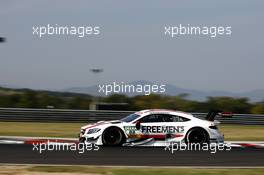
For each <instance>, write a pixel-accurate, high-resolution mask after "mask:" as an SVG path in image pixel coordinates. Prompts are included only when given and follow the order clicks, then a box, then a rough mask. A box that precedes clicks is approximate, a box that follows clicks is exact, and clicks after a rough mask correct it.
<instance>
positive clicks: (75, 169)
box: [27, 166, 264, 175]
mask: <svg viewBox="0 0 264 175" xmlns="http://www.w3.org/2000/svg"><path fill="white" fill-rule="evenodd" d="M27 170H28V171H31V172H32V171H33V172H45V173H47V172H48V173H59V172H67V173H88V174H111V175H137V174H140V175H153V174H159V175H173V174H175V175H179V174H184V175H248V174H250V175H263V174H264V168H259V169H258V168H256V169H238V168H237V169H228V168H223V169H222V168H221V169H219V168H218V169H212V168H138V167H137V168H133V167H131V168H118V167H115V168H114V167H111V168H107V167H88V166H34V167H29V168H28V169H27Z"/></svg>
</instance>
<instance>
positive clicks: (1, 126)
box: [0, 122, 264, 141]
mask: <svg viewBox="0 0 264 175" xmlns="http://www.w3.org/2000/svg"><path fill="white" fill-rule="evenodd" d="M83 125H85V124H84V123H35V122H0V135H7V136H36V137H37V136H39V137H77V133H78V132H79V130H80V127H81V126H83ZM220 130H221V132H222V133H224V135H225V139H226V140H250V141H264V127H263V126H245V125H220Z"/></svg>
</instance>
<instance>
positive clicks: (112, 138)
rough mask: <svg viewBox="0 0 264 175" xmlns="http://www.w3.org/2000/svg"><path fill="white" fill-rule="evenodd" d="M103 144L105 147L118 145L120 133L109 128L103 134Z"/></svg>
mask: <svg viewBox="0 0 264 175" xmlns="http://www.w3.org/2000/svg"><path fill="white" fill-rule="evenodd" d="M103 137H104V143H105V144H106V145H118V144H120V142H121V137H122V135H121V133H120V131H119V130H118V129H115V128H110V129H108V130H107V131H106V132H105V133H104V136H103Z"/></svg>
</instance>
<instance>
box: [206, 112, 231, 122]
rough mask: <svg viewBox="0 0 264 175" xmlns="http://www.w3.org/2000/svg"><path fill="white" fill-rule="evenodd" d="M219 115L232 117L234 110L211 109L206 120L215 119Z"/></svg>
mask: <svg viewBox="0 0 264 175" xmlns="http://www.w3.org/2000/svg"><path fill="white" fill-rule="evenodd" d="M217 115H218V116H221V117H232V116H233V113H232V112H222V111H221V110H211V111H209V112H208V113H207V115H206V117H205V120H208V121H214V119H215V117H216V116H217Z"/></svg>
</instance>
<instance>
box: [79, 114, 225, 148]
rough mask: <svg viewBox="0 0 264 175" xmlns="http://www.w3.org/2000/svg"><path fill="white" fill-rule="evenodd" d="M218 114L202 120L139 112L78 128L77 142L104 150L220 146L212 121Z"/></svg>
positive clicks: (219, 135)
mask: <svg viewBox="0 0 264 175" xmlns="http://www.w3.org/2000/svg"><path fill="white" fill-rule="evenodd" d="M216 115H221V113H220V112H219V111H211V112H209V113H208V114H207V116H206V117H205V119H200V118H197V117H195V116H193V115H192V114H190V113H185V112H181V111H174V110H165V109H150V110H142V111H139V112H136V113H133V114H130V115H128V116H127V117H125V118H123V119H121V120H114V121H100V122H97V123H94V124H89V125H86V126H83V127H81V132H80V134H79V141H80V142H84V143H92V144H96V145H106V146H121V145H123V146H125V145H127V146H134V145H139V146H166V145H167V144H168V143H170V142H184V143H223V142H224V137H223V134H221V133H220V131H219V130H218V128H217V124H219V122H217V121H214V118H215V116H216Z"/></svg>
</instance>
